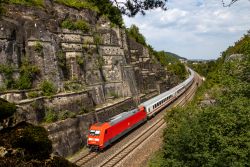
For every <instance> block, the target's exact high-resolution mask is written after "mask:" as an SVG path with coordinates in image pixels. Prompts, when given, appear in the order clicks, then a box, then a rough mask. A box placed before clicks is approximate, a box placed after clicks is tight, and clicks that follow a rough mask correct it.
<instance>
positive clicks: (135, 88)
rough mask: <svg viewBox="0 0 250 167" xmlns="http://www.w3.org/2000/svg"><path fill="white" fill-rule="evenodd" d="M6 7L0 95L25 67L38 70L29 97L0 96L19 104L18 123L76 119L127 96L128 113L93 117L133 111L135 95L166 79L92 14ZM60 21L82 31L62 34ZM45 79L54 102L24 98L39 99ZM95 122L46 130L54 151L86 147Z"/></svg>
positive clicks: (161, 87)
mask: <svg viewBox="0 0 250 167" xmlns="http://www.w3.org/2000/svg"><path fill="white" fill-rule="evenodd" d="M5 7H6V9H7V10H6V13H5V14H4V15H2V16H1V17H0V90H6V89H9V88H10V89H11V88H13V87H14V88H15V86H16V85H18V84H12V86H10V83H18V82H19V81H20V80H21V79H23V77H24V70H23V69H24V68H28V67H29V68H28V69H33V70H34V69H37V70H36V73H34V74H33V73H32V82H31V86H30V88H31V90H22V91H21V90H15V91H13V90H12V91H4V92H0V97H2V98H5V99H7V100H8V101H11V102H15V103H16V104H18V106H19V109H18V112H17V119H16V121H17V122H21V121H23V120H25V121H28V122H31V123H34V124H39V123H41V122H42V121H43V118H44V116H45V115H46V113H47V112H48V111H51V110H52V111H54V112H55V113H59V112H60V111H62V110H69V111H70V112H74V113H76V115H78V114H79V113H80V111H81V110H82V109H83V108H84V109H86V108H87V109H89V108H93V107H95V106H96V105H98V104H102V103H105V102H106V101H107V99H110V98H116V97H131V98H130V101H129V103H127V101H125V102H124V105H125V106H126V105H128V106H127V107H122V106H120V105H119V104H118V105H117V106H116V108H114V109H107V110H106V111H105V112H99V113H98V114H99V115H98V118H100V119H101V120H106V119H107V118H109V117H111V116H113V115H115V114H118V113H121V112H123V110H122V109H118V108H124V111H125V110H126V109H129V108H130V107H134V106H135V105H131V104H134V100H135V99H136V100H138V97H139V94H141V93H148V92H151V91H152V90H154V91H155V90H158V92H162V91H165V90H166V88H167V87H169V85H166V83H167V82H166V80H167V73H166V72H165V70H164V69H163V68H162V67H161V66H160V65H159V63H157V62H156V61H155V60H153V58H152V55H150V54H149V51H148V49H147V48H146V47H144V46H143V45H141V44H139V43H137V42H136V41H134V40H133V39H130V38H129V37H128V36H127V34H126V32H125V30H124V29H123V28H118V27H112V26H111V24H110V22H109V21H108V20H107V19H105V18H103V17H97V14H96V13H95V12H93V11H91V10H88V9H82V10H78V9H74V8H70V7H67V6H63V5H60V4H57V3H55V2H54V1H50V0H46V1H45V7H44V8H38V7H28V6H20V5H7V4H6V5H5ZM65 20H71V21H77V20H83V21H84V22H86V23H87V24H88V25H89V30H88V31H80V30H68V29H64V28H62V26H61V25H62V22H63V21H65ZM25 62H26V63H25ZM155 62H156V63H155ZM3 69H4V70H3ZM6 69H7V70H6ZM45 80H48V81H50V82H51V83H53V85H54V86H55V87H56V90H57V95H55V96H52V97H49V98H48V97H37V98H34V99H27V98H29V97H30V96H31V95H30V94H31V93H32V92H35V93H36V94H40V92H41V91H40V89H39V88H40V84H41V83H42V82H43V81H45ZM10 81H11V82H10ZM13 85H14V86H13ZM19 89H20V88H19ZM69 92H70V93H69ZM129 104H130V105H129ZM18 119H19V120H18ZM94 121H96V117H95V116H93V113H90V114H87V115H86V114H85V115H81V116H77V117H76V118H72V119H67V120H65V121H60V122H58V123H53V124H51V125H46V128H47V129H48V131H49V133H50V138H51V140H52V141H53V148H54V151H56V152H58V153H59V154H60V155H63V156H66V155H70V154H72V153H74V152H76V151H77V150H78V149H79V148H80V147H81V146H83V145H85V144H86V133H87V128H88V126H89V124H90V123H92V122H94Z"/></svg>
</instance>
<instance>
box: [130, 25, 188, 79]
mask: <svg viewBox="0 0 250 167" xmlns="http://www.w3.org/2000/svg"><path fill="white" fill-rule="evenodd" d="M127 34H128V36H129V37H130V38H132V39H134V40H135V41H136V42H138V43H140V44H142V45H143V46H145V47H146V48H148V50H149V52H150V54H151V55H153V56H154V58H155V59H156V60H157V61H158V62H159V63H160V64H161V65H162V66H164V67H165V68H166V69H167V70H168V71H169V72H170V74H173V75H176V76H178V78H179V80H184V79H185V78H186V76H187V72H186V69H185V66H184V64H182V63H181V62H180V60H179V59H178V58H177V57H176V56H173V54H169V53H167V52H165V51H155V50H154V48H153V47H152V46H150V45H148V44H147V43H146V39H145V37H144V36H143V35H142V34H141V33H140V31H139V28H138V27H137V26H136V25H131V27H130V28H128V29H127Z"/></svg>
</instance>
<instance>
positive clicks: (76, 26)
mask: <svg viewBox="0 0 250 167" xmlns="http://www.w3.org/2000/svg"><path fill="white" fill-rule="evenodd" d="M61 27H62V28H66V29H69V30H81V31H83V32H88V31H89V30H90V26H89V24H88V23H87V22H85V21H83V20H77V21H72V20H64V21H63V22H62V23H61Z"/></svg>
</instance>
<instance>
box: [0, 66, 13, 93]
mask: <svg viewBox="0 0 250 167" xmlns="http://www.w3.org/2000/svg"><path fill="white" fill-rule="evenodd" d="M13 72H14V69H13V68H12V67H11V66H10V65H5V64H0V73H2V74H3V75H4V77H5V80H4V83H5V86H4V87H5V88H7V89H8V88H12V87H13V86H14V80H13V77H12V75H13Z"/></svg>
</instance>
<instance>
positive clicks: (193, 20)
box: [124, 0, 250, 59]
mask: <svg viewBox="0 0 250 167" xmlns="http://www.w3.org/2000/svg"><path fill="white" fill-rule="evenodd" d="M167 5H168V8H169V9H168V10H167V11H162V10H160V9H156V10H152V11H149V12H147V14H146V16H141V15H138V16H136V17H135V18H128V17H124V19H125V24H126V25H127V26H128V27H129V26H130V25H131V24H136V25H137V26H138V27H139V28H140V31H141V32H142V33H143V34H144V35H145V37H146V39H147V41H148V42H149V44H150V45H152V46H153V47H154V48H155V49H157V50H166V51H172V52H174V53H177V54H180V55H181V56H184V57H187V58H205V59H211V58H217V57H218V56H219V55H220V52H222V51H224V50H225V49H226V48H227V47H228V46H229V45H232V44H233V43H234V42H235V41H237V40H238V39H239V38H240V37H241V36H242V35H243V34H244V33H246V31H247V30H249V29H250V10H249V9H250V2H249V1H246V0H240V1H239V2H237V3H235V4H234V5H233V6H231V7H230V8H225V7H223V6H222V4H221V1H220V0H181V1H179V0H169V1H168V3H167Z"/></svg>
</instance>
